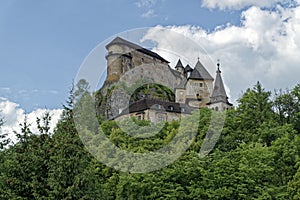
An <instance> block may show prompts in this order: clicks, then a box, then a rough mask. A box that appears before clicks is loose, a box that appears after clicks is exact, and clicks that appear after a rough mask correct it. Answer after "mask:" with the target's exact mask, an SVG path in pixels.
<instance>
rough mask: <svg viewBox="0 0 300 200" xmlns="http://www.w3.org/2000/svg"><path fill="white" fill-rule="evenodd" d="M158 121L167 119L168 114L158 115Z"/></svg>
mask: <svg viewBox="0 0 300 200" xmlns="http://www.w3.org/2000/svg"><path fill="white" fill-rule="evenodd" d="M157 121H158V122H163V121H166V116H165V115H164V114H158V115H157Z"/></svg>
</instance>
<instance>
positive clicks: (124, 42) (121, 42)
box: [105, 37, 169, 63]
mask: <svg viewBox="0 0 300 200" xmlns="http://www.w3.org/2000/svg"><path fill="white" fill-rule="evenodd" d="M114 44H118V45H126V46H128V47H130V48H133V49H135V50H137V51H139V52H141V53H144V54H147V55H149V56H151V57H153V58H156V59H158V60H161V61H162V62H165V63H169V61H167V60H166V59H164V58H163V57H161V56H160V55H158V54H157V53H154V52H153V51H150V50H148V49H145V48H143V47H141V46H139V45H137V44H134V43H132V42H129V41H127V40H124V39H123V38H121V37H116V38H115V39H113V40H112V41H111V42H110V43H108V44H107V45H106V46H105V48H106V49H108V48H109V47H110V46H111V45H114Z"/></svg>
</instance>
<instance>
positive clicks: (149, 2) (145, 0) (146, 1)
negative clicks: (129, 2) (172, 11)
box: [135, 0, 156, 8]
mask: <svg viewBox="0 0 300 200" xmlns="http://www.w3.org/2000/svg"><path fill="white" fill-rule="evenodd" d="M155 4H156V0H140V1H137V2H135V5H136V6H137V7H138V8H143V7H147V8H151V7H153V6H154V5H155Z"/></svg>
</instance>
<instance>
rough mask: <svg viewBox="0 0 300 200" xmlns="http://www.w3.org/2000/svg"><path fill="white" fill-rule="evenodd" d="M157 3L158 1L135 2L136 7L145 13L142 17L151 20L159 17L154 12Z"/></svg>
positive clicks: (144, 0)
mask: <svg viewBox="0 0 300 200" xmlns="http://www.w3.org/2000/svg"><path fill="white" fill-rule="evenodd" d="M160 1H161V0H160ZM157 2H158V0H139V1H137V2H135V5H136V6H137V7H138V8H140V9H141V10H142V11H143V13H142V14H141V17H143V18H151V17H156V16H157V15H156V13H155V10H154V9H155V6H156V4H157Z"/></svg>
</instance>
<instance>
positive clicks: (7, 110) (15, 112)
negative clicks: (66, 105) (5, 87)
mask: <svg viewBox="0 0 300 200" xmlns="http://www.w3.org/2000/svg"><path fill="white" fill-rule="evenodd" d="M0 111H1V112H0V116H1V117H3V118H4V122H5V123H4V126H2V128H1V130H0V131H1V132H2V133H8V136H9V137H10V138H11V140H12V141H14V142H15V141H16V139H17V138H16V137H15V135H14V133H13V132H14V131H17V132H20V126H19V124H20V123H23V122H24V119H25V115H26V114H25V111H24V109H22V108H21V107H20V105H19V104H17V103H15V102H11V101H9V100H8V99H6V98H0ZM46 111H48V112H49V113H50V115H51V117H52V120H51V123H50V132H52V133H53V129H54V127H55V126H56V123H57V122H58V120H59V119H60V115H61V113H62V110H61V109H53V110H48V109H36V110H34V111H32V112H30V113H27V120H28V123H29V124H31V127H30V129H31V131H32V132H33V133H34V134H38V133H39V131H38V129H37V126H36V118H37V117H41V116H42V115H43V114H44V113H45V112H46Z"/></svg>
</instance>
